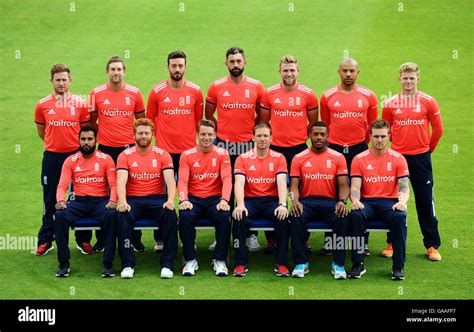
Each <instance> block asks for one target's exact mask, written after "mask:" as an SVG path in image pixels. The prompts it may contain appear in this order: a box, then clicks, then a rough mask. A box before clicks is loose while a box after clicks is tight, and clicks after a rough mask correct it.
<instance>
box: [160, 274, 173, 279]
mask: <svg viewBox="0 0 474 332" xmlns="http://www.w3.org/2000/svg"><path fill="white" fill-rule="evenodd" d="M160 278H161V279H173V276H172V275H171V276H160Z"/></svg>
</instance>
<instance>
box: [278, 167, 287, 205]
mask: <svg viewBox="0 0 474 332" xmlns="http://www.w3.org/2000/svg"><path fill="white" fill-rule="evenodd" d="M277 186H278V204H283V203H286V198H287V196H288V189H287V187H286V174H279V175H277Z"/></svg>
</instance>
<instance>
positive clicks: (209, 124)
mask: <svg viewBox="0 0 474 332" xmlns="http://www.w3.org/2000/svg"><path fill="white" fill-rule="evenodd" d="M201 127H210V128H212V129H214V132H215V131H216V124H215V123H214V122H212V121H211V120H206V119H202V120H201V121H199V124H198V132H199V129H200V128H201Z"/></svg>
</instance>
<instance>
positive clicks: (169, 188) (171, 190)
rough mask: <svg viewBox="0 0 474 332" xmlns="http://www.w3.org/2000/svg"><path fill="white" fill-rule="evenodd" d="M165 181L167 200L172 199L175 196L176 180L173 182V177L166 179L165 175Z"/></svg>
mask: <svg viewBox="0 0 474 332" xmlns="http://www.w3.org/2000/svg"><path fill="white" fill-rule="evenodd" d="M165 182H166V192H167V193H168V201H170V202H171V201H174V198H175V197H176V182H174V178H172V179H169V178H168V179H167V178H166V177H165Z"/></svg>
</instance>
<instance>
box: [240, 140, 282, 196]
mask: <svg viewBox="0 0 474 332" xmlns="http://www.w3.org/2000/svg"><path fill="white" fill-rule="evenodd" d="M280 173H284V174H287V173H288V166H287V164H286V160H285V157H284V156H283V154H281V153H278V152H276V151H273V150H270V151H269V152H268V154H267V156H266V157H265V158H263V159H262V158H259V157H257V153H256V151H255V149H253V150H250V151H248V152H246V153H244V154H241V155H240V156H239V157H237V160H236V161H235V166H234V174H241V175H244V176H245V180H246V183H245V188H244V195H245V197H272V196H276V197H278V186H277V181H276V178H277V175H278V174H280Z"/></svg>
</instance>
